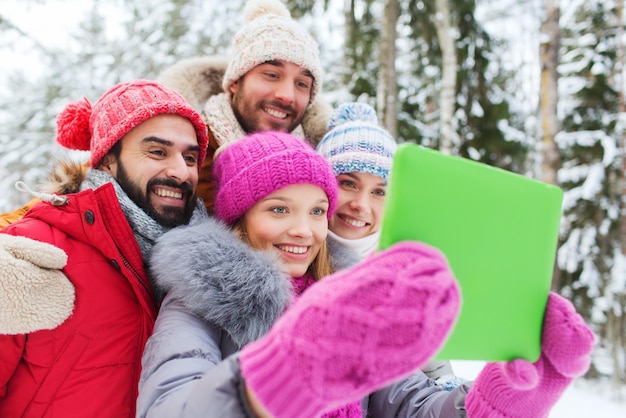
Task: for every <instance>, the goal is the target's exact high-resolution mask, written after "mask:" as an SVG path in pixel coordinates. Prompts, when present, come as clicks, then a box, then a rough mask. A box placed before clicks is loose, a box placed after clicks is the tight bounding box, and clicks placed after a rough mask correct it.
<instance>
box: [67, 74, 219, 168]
mask: <svg viewBox="0 0 626 418" xmlns="http://www.w3.org/2000/svg"><path fill="white" fill-rule="evenodd" d="M160 114H176V115H180V116H183V117H185V118H187V119H189V121H190V122H191V123H192V124H193V126H194V128H195V130H196V135H197V137H198V145H199V146H200V155H199V158H198V171H199V170H200V168H201V167H202V162H203V161H204V158H205V157H206V150H207V145H208V143H209V139H208V136H207V128H206V125H205V124H204V122H203V121H202V117H201V116H200V114H199V113H198V112H196V111H195V110H194V109H193V107H191V105H190V104H189V103H187V101H186V100H185V99H184V98H183V97H182V96H181V95H180V94H178V93H176V92H175V91H173V90H170V89H168V88H167V87H165V86H163V85H162V84H159V83H157V82H154V81H150V80H135V81H132V82H128V83H122V84H118V85H116V86H115V87H113V88H111V89H110V90H109V91H107V92H106V93H104V95H102V97H101V98H100V99H99V100H98V101H97V102H96V104H94V105H93V107H92V106H91V103H90V102H89V100H88V99H87V98H84V99H82V100H78V101H75V102H73V103H70V104H69V105H67V107H66V108H65V109H63V111H62V112H61V113H60V114H59V116H58V117H57V142H58V143H59V144H61V145H62V146H64V147H66V148H69V149H75V150H81V151H91V167H94V168H95V167H98V165H99V164H100V161H101V160H102V157H104V156H105V155H106V154H107V153H108V152H109V151H110V150H111V148H113V146H114V145H115V144H116V143H117V141H119V140H120V139H122V138H123V137H124V135H126V134H127V133H128V132H129V131H130V130H131V129H133V128H134V127H135V126H137V125H139V124H141V123H142V122H145V121H146V120H148V119H150V118H153V117H155V116H157V115H160Z"/></svg>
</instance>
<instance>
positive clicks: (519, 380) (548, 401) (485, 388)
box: [465, 292, 594, 418]
mask: <svg viewBox="0 0 626 418" xmlns="http://www.w3.org/2000/svg"><path fill="white" fill-rule="evenodd" d="M593 342H594V337H593V333H592V332H591V329H589V327H588V326H587V325H585V323H584V321H583V319H582V317H581V316H580V315H578V313H576V310H575V309H574V306H573V305H572V304H571V302H570V301H568V300H567V299H565V298H563V297H562V296H559V295H557V294H556V293H552V292H551V293H550V296H549V299H548V306H547V308H546V316H545V318H544V322H543V334H542V342H541V356H540V357H539V360H537V361H536V362H535V363H530V362H528V361H525V360H513V361H511V362H508V363H489V364H487V365H486V366H485V368H484V369H483V370H482V371H481V372H480V374H479V375H478V378H477V379H476V382H475V383H474V386H473V387H472V389H471V390H470V391H469V393H468V395H467V398H466V399H465V408H466V409H467V416H468V418H505V417H506V418H527V417H533V418H542V417H547V416H548V413H549V412H550V409H552V407H553V406H554V404H555V403H556V401H557V400H558V399H559V397H560V396H561V394H562V393H563V392H564V391H565V389H566V388H567V386H568V385H569V384H570V383H571V382H572V380H574V378H576V377H578V376H581V375H582V374H584V373H585V372H586V371H587V370H588V368H589V364H590V361H591V360H590V356H589V355H590V353H591V350H592V348H593Z"/></svg>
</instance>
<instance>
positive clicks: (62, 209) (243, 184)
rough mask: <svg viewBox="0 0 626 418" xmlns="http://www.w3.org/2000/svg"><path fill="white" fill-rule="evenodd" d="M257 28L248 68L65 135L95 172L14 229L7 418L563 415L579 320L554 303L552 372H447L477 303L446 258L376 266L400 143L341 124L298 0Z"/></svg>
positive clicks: (580, 352)
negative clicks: (443, 351)
mask: <svg viewBox="0 0 626 418" xmlns="http://www.w3.org/2000/svg"><path fill="white" fill-rule="evenodd" d="M245 16H246V19H247V22H246V24H245V25H244V26H243V27H242V28H241V29H240V31H239V32H238V33H237V34H236V35H235V39H234V43H233V46H232V57H231V58H230V59H229V60H223V59H217V58H213V57H211V58H202V59H191V60H186V61H183V62H181V63H179V64H177V65H175V66H173V67H172V68H170V69H167V70H166V71H164V72H163V74H162V75H161V76H160V77H159V79H158V80H157V81H152V80H145V79H139V80H134V81H131V82H126V83H121V84H118V85H116V86H114V87H113V88H111V89H109V90H108V91H107V92H105V93H104V94H103V95H102V97H100V98H99V99H98V100H97V101H96V102H95V103H94V104H92V103H91V102H90V101H89V100H88V99H82V100H79V101H75V102H72V103H70V104H68V105H67V107H66V108H65V109H64V110H63V111H62V112H61V113H60V114H59V116H58V118H57V134H56V141H57V142H58V143H59V144H61V145H62V146H64V147H66V148H69V149H75V150H87V151H90V159H89V163H88V164H85V163H83V162H81V161H75V160H74V159H64V160H59V161H58V162H57V163H56V167H55V168H54V171H53V172H52V173H51V175H50V179H49V180H50V181H49V184H48V186H47V188H46V189H45V190H44V189H42V190H41V191H39V192H35V195H36V199H34V200H33V201H32V202H31V203H30V204H29V205H28V208H27V210H24V211H23V212H19V211H17V212H15V213H12V214H6V215H5V217H4V219H5V223H6V224H7V225H6V226H5V227H3V229H2V230H1V231H0V296H1V297H2V301H1V303H0V416H2V417H64V418H65V417H115V418H118V417H135V416H137V417H168V418H171V417H216V418H218V417H219V418H224V417H278V418H283V417H284V418H294V417H322V416H323V417H327V418H330V417H366V416H367V417H374V418H388V417H415V418H420V417H440V418H448V417H469V418H498V417H520V418H521V417H525V418H528V417H533V418H534V417H546V416H548V414H549V412H550V410H551V408H552V407H553V406H554V404H555V403H556V401H557V400H558V399H559V397H560V396H561V394H562V393H563V391H564V390H565V389H566V388H567V387H568V385H570V383H571V382H572V381H573V380H574V379H575V378H576V377H578V376H581V375H582V374H583V373H585V372H586V371H587V369H588V367H589V362H590V353H591V350H592V348H593V343H594V336H593V333H592V332H591V330H590V329H589V327H588V326H587V325H586V324H585V323H584V321H583V320H582V318H581V316H580V315H579V314H578V313H577V312H576V310H575V308H574V307H573V305H572V304H571V303H570V302H569V301H568V300H566V299H565V298H563V297H561V296H559V295H557V294H556V293H551V294H550V295H549V299H548V301H547V308H546V314H545V318H544V323H543V331H542V348H541V356H540V358H539V359H538V360H537V361H536V362H534V363H531V362H528V361H526V360H522V359H517V360H513V361H510V362H503V363H487V364H486V365H485V367H484V369H483V370H482V371H481V372H480V374H479V375H478V377H477V378H476V380H474V381H465V380H463V379H461V378H458V377H456V376H454V374H453V371H452V368H451V366H450V363H449V362H434V361H432V358H433V357H434V355H435V354H436V353H437V351H438V349H439V348H440V347H441V346H442V344H443V343H444V342H445V340H446V338H447V336H448V335H449V333H450V331H451V329H452V327H453V326H454V324H455V321H456V319H457V316H458V313H459V309H460V305H461V302H462V301H461V296H460V290H459V286H458V284H457V282H456V280H455V277H454V274H453V272H452V271H451V269H450V267H449V265H448V263H447V260H446V258H445V255H444V254H442V253H441V252H440V251H439V250H437V249H436V248H433V247H431V246H428V245H426V244H423V243H419V242H401V243H398V244H395V245H393V246H391V247H390V248H388V249H385V250H382V251H378V250H377V244H378V237H379V231H380V226H381V222H382V216H383V205H384V200H385V194H386V190H387V185H388V182H389V181H393V179H390V178H389V177H390V176H389V174H390V170H391V166H392V162H393V156H394V153H395V150H396V141H395V140H394V138H393V137H391V136H390V134H389V133H388V132H387V131H386V130H385V129H384V128H382V127H381V126H380V125H379V124H378V122H377V116H376V113H375V111H374V109H373V108H371V107H370V106H369V105H367V104H364V103H357V102H353V103H345V104H342V105H339V106H337V107H336V108H335V109H334V110H333V111H332V113H329V112H328V106H327V105H325V104H324V103H323V101H322V99H320V98H319V97H318V96H319V92H320V88H321V85H322V75H323V74H322V69H321V65H320V62H319V52H318V46H317V44H316V43H315V41H314V40H313V38H312V37H311V36H310V35H309V34H308V33H307V32H306V31H305V30H304V29H303V28H302V26H301V25H300V24H299V23H298V22H296V21H294V20H292V19H291V16H290V15H289V12H288V11H287V9H286V8H285V6H284V5H283V4H282V3H281V2H280V1H279V0H251V1H250V2H249V3H248V4H247V6H246V10H245ZM16 214H17V215H16ZM477 326H480V325H479V324H477Z"/></svg>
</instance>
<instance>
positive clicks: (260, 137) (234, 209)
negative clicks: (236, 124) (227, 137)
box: [213, 131, 337, 225]
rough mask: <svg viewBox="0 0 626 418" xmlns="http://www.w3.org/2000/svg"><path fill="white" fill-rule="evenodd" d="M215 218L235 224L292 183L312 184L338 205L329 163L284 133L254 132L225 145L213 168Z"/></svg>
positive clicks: (334, 204)
mask: <svg viewBox="0 0 626 418" xmlns="http://www.w3.org/2000/svg"><path fill="white" fill-rule="evenodd" d="M213 172H214V174H215V180H216V182H217V184H218V193H217V196H216V198H215V215H216V216H217V217H218V218H219V219H221V220H222V221H224V222H226V223H227V224H229V225H232V224H234V223H235V222H236V221H237V220H238V219H239V218H241V217H242V216H243V214H244V213H246V212H247V211H248V209H250V208H251V207H252V206H254V204H255V203H257V202H258V201H259V200H261V199H263V198H264V197H265V196H267V195H269V194H270V193H273V192H274V191H276V190H279V189H282V188H283V187H287V186H290V185H292V184H312V185H314V186H318V187H320V188H321V189H322V190H323V191H324V192H325V193H326V196H327V197H328V201H329V210H328V213H327V217H328V219H330V217H331V216H332V214H333V212H334V210H335V206H336V204H337V181H336V180H335V176H334V174H333V171H332V170H331V168H330V166H329V165H328V162H327V161H326V160H325V159H324V158H323V157H322V156H320V155H319V154H317V153H316V152H315V150H314V149H313V148H312V147H311V146H310V145H309V144H308V143H306V142H304V141H302V140H300V139H298V138H296V137H295V136H293V135H291V134H288V133H284V132H273V131H268V132H257V133H254V134H250V135H248V136H246V137H244V138H242V139H241V140H239V141H236V142H234V143H232V144H230V145H228V146H227V147H226V148H225V149H224V150H223V151H222V152H221V153H220V155H219V157H218V158H217V159H216V160H215V165H214V168H213Z"/></svg>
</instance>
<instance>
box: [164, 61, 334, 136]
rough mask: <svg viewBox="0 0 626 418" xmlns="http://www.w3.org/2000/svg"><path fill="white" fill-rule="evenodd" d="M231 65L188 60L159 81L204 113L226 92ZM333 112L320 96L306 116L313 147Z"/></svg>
mask: <svg viewBox="0 0 626 418" xmlns="http://www.w3.org/2000/svg"><path fill="white" fill-rule="evenodd" d="M227 65H228V58H226V57H223V56H219V55H214V56H201V57H192V58H187V59H183V60H180V61H178V62H177V63H175V64H174V65H172V66H171V67H169V68H167V69H165V70H164V71H163V72H162V73H161V74H159V76H158V77H157V81H159V82H161V83H163V84H164V85H166V86H168V87H169V88H171V89H173V90H176V91H177V92H179V93H180V94H181V95H183V97H185V98H186V99H187V101H188V102H189V103H190V104H191V105H192V106H193V107H194V108H195V109H196V110H197V111H198V112H200V113H202V111H204V107H205V105H206V102H207V100H208V99H209V97H211V96H213V95H216V94H219V93H223V92H224V90H223V89H222V79H223V77H224V72H225V71H226V66H227ZM331 113H332V107H331V105H330V104H329V103H328V102H327V101H325V100H324V99H323V98H322V97H320V95H318V97H317V98H316V100H315V102H313V103H312V104H311V106H309V108H308V109H307V111H306V113H305V114H304V119H303V120H302V129H303V131H304V135H305V137H306V138H307V140H308V141H309V142H310V143H311V144H312V145H313V146H316V145H317V144H318V143H319V142H320V141H321V139H322V137H323V136H324V135H325V134H326V125H327V124H328V119H329V118H330V114H331Z"/></svg>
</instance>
